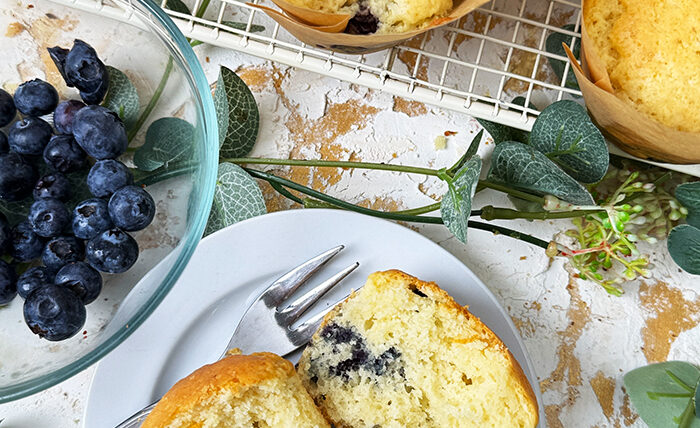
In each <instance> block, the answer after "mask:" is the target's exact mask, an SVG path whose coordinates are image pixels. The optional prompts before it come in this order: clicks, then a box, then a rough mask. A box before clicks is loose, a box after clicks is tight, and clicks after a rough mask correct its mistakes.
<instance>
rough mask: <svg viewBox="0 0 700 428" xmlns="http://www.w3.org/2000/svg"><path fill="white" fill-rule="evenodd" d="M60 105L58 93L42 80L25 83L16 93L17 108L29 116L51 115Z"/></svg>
mask: <svg viewBox="0 0 700 428" xmlns="http://www.w3.org/2000/svg"><path fill="white" fill-rule="evenodd" d="M57 105H58V92H56V89H55V88H54V87H53V86H51V85H50V84H49V83H47V82H44V81H43V80H41V79H34V80H30V81H28V82H24V83H22V84H21V85H19V87H18V88H17V90H16V91H15V106H16V107H17V110H19V111H20V112H22V113H23V114H25V115H27V116H43V115H45V114H49V113H51V112H52V111H54V109H55V108H56V106H57Z"/></svg>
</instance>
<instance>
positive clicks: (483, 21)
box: [53, 0, 581, 130]
mask: <svg viewBox="0 0 700 428" xmlns="http://www.w3.org/2000/svg"><path fill="white" fill-rule="evenodd" d="M53 1H55V2H58V3H63V4H67V5H70V6H73V7H76V8H79V9H83V10H88V11H93V12H97V13H100V14H104V15H110V16H112V17H115V18H119V19H123V20H125V21H126V20H129V13H128V10H129V8H128V7H125V6H128V4H129V2H130V0H114V1H112V0H53ZM157 1H161V6H162V7H163V9H165V10H166V12H167V13H168V14H169V15H170V16H171V17H172V19H173V21H174V22H175V23H176V24H177V25H178V27H179V28H180V29H181V30H182V32H183V33H184V34H185V36H187V37H190V38H193V39H196V40H201V41H202V42H204V43H209V44H212V45H216V46H221V47H225V48H230V49H235V50H238V51H243V52H246V53H249V54H252V55H256V56H259V57H262V58H266V59H269V60H272V61H276V62H279V63H283V64H287V65H290V66H294V67H298V68H302V69H306V70H310V71H314V72H317V73H320V74H323V75H326V76H332V77H335V78H338V79H341V80H346V81H349V82H353V83H357V84H360V85H364V86H368V87H371V88H375V89H380V90H383V91H387V92H389V93H392V94H394V95H398V96H401V97H404V98H407V99H411V100H416V101H422V102H426V103H429V104H434V105H438V106H440V107H444V108H448V109H451V110H456V111H460V112H464V113H467V114H470V115H472V116H475V117H479V118H484V119H489V120H493V121H497V122H500V123H503V124H506V125H509V126H513V127H517V128H521V129H526V130H529V129H530V128H531V127H532V124H533V122H534V120H535V119H536V117H537V115H538V114H539V110H540V109H542V108H544V107H546V106H547V105H549V104H550V103H552V102H554V101H557V100H560V99H563V98H578V97H580V95H581V93H580V92H579V91H578V88H577V87H576V86H575V84H572V83H573V82H572V76H573V72H572V71H571V70H570V67H569V63H568V61H567V59H566V57H565V56H563V52H561V51H559V52H557V51H555V50H554V49H551V51H549V52H548V51H547V49H546V47H547V46H546V45H547V43H546V42H547V39H548V38H549V37H553V38H557V37H559V38H558V40H559V42H558V43H555V45H559V46H560V45H561V40H565V41H567V42H568V43H569V44H570V45H577V44H578V43H579V40H580V33H579V26H580V22H581V7H580V0H492V1H490V2H489V3H486V4H485V5H484V6H482V7H481V8H479V9H478V10H476V11H474V12H472V13H470V14H469V15H467V16H466V17H465V18H462V19H461V20H460V21H458V22H455V23H452V24H450V25H448V26H446V27H443V28H439V29H435V30H433V31H430V32H427V33H424V34H423V35H421V36H418V37H417V38H414V39H412V40H410V41H408V42H407V43H405V44H403V45H400V46H396V47H394V48H392V49H388V50H385V51H382V52H378V53H373V54H367V55H348V54H339V53H335V52H331V51H327V50H322V49H318V48H315V47H312V46H309V45H306V44H304V43H301V42H299V41H298V40H296V39H295V38H294V37H293V36H291V35H290V34H289V33H288V32H287V31H286V30H285V29H284V28H282V27H280V26H279V24H277V23H276V22H275V21H273V20H272V19H270V18H269V17H268V16H267V15H266V14H265V13H263V12H261V11H260V10H257V9H255V8H254V7H253V6H251V5H250V4H248V3H246V2H243V1H238V0H211V1H210V3H209V4H208V7H207V12H206V13H205V14H204V15H203V17H202V18H198V17H196V16H193V15H192V14H188V13H183V12H182V9H181V8H177V7H173V8H172V9H169V8H168V6H169V5H170V6H172V5H173V4H174V3H175V2H169V1H167V0H157ZM206 1H208V0H189V1H188V0H185V1H184V3H186V4H187V6H188V7H189V10H191V11H196V10H198V9H199V8H200V7H201V6H202V3H203V2H206ZM251 1H252V2H254V3H260V4H265V5H267V6H272V7H274V5H273V4H272V3H269V2H268V0H251ZM173 9H179V10H180V12H178V11H176V10H173ZM231 21H234V22H237V23H240V24H238V25H235V26H231V25H230V22H231ZM553 35H554V36H553Z"/></svg>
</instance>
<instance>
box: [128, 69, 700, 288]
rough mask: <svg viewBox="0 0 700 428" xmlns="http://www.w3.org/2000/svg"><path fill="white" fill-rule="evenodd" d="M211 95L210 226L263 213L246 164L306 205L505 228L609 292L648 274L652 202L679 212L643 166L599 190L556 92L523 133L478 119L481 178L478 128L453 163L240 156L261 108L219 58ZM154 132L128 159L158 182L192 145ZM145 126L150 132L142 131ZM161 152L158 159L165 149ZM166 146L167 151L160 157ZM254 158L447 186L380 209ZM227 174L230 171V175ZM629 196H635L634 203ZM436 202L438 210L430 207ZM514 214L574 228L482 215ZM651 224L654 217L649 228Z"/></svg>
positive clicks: (586, 127)
mask: <svg viewBox="0 0 700 428" xmlns="http://www.w3.org/2000/svg"><path fill="white" fill-rule="evenodd" d="M214 100H215V105H216V109H217V113H218V120H219V131H220V132H219V133H220V138H221V140H220V146H221V152H220V156H221V162H222V164H221V165H222V170H224V171H229V172H227V173H226V174H224V175H221V174H220V176H219V180H218V182H217V190H216V196H215V203H214V206H213V207H212V215H211V219H210V226H209V227H208V228H207V231H208V233H209V232H211V231H213V230H216V228H219V227H224V226H226V225H228V224H230V223H231V222H233V221H238V220H240V219H241V218H245V217H246V216H252V215H258V214H261V213H263V212H264V204H263V201H262V195H261V194H260V192H254V191H252V187H251V186H252V184H253V183H254V182H252V181H247V180H241V179H240V174H242V173H247V174H248V175H250V176H251V177H253V178H257V179H259V180H264V181H266V182H268V183H269V184H270V185H271V186H272V188H273V189H274V190H275V191H277V192H278V193H279V194H280V195H282V196H284V197H286V198H288V199H289V200H291V201H293V202H294V203H297V204H299V205H301V206H302V207H304V208H318V207H324V208H329V207H330V208H337V209H346V210H352V211H356V212H360V213H363V214H367V215H372V216H376V217H381V218H385V219H390V220H397V221H405V222H415V223H429V224H430V223H432V224H440V223H441V224H445V225H446V226H447V227H448V229H449V230H450V231H451V232H452V233H453V235H454V236H455V237H456V238H457V239H459V240H460V241H462V242H465V243H466V242H467V231H468V229H470V228H472V229H474V228H476V229H481V230H489V231H491V232H493V233H499V234H505V235H507V236H511V237H513V238H515V239H520V240H523V241H525V242H528V243H531V244H534V245H537V246H540V247H542V248H543V249H547V254H548V255H550V256H565V257H568V258H569V260H570V262H571V265H572V266H573V267H574V269H575V270H576V271H577V272H578V274H579V276H580V277H581V278H583V279H587V280H591V281H593V282H595V283H597V284H599V285H601V286H603V287H604V288H605V289H606V290H607V291H608V292H610V293H611V294H614V295H620V294H621V293H622V291H623V290H622V288H621V284H622V283H623V282H624V281H627V280H630V279H633V278H636V277H639V276H642V277H647V276H649V274H650V265H649V261H648V259H647V258H646V257H644V256H642V255H640V254H639V250H638V249H637V247H636V243H637V242H639V241H646V242H650V243H652V242H654V240H655V239H657V237H656V236H655V235H654V233H656V232H658V231H659V230H660V228H659V227H657V226H658V222H659V220H658V218H652V220H653V221H649V218H650V217H654V216H658V213H659V211H660V212H661V213H662V214H663V217H664V221H667V222H669V223H668V224H667V230H670V227H672V226H673V225H675V224H676V223H677V222H678V220H682V218H683V217H684V215H685V213H686V212H687V209H686V208H683V207H681V205H680V204H679V203H678V202H677V201H675V198H673V196H671V195H670V194H662V193H661V192H662V191H663V192H665V191H666V190H665V188H663V187H660V186H657V185H656V180H652V181H650V182H647V181H645V180H649V179H650V177H648V175H649V173H647V172H645V173H644V174H642V175H640V174H639V173H629V174H627V175H625V176H624V177H623V176H622V175H620V173H617V174H618V175H617V176H616V178H617V179H618V180H619V179H620V178H623V180H622V182H621V183H617V185H616V187H614V188H613V189H612V190H610V191H606V190H605V186H604V185H605V184H607V185H608V186H610V183H612V182H614V180H612V179H611V178H610V177H609V176H610V173H608V174H607V175H606V171H607V170H608V166H609V159H610V158H609V156H610V155H609V153H608V150H607V145H606V143H605V140H604V139H603V137H602V135H601V134H600V131H598V129H597V128H596V127H595V125H594V124H593V123H592V122H591V120H590V118H589V117H588V114H587V113H586V111H585V109H584V108H583V107H581V106H580V105H579V104H577V103H575V102H572V101H560V102H557V103H554V104H552V105H550V106H549V107H548V108H546V109H545V110H544V111H543V112H542V114H541V115H540V117H539V118H538V120H537V121H536V122H535V125H534V126H533V131H532V132H531V133H525V132H523V131H515V130H512V129H510V128H505V127H503V126H501V125H497V124H493V123H489V124H485V125H487V126H486V129H487V130H488V131H489V132H490V133H491V135H492V137H493V139H494V142H495V143H496V144H497V147H496V149H495V151H494V153H493V156H492V161H491V168H490V170H489V172H488V174H487V177H486V178H482V179H480V177H481V175H482V174H481V160H480V158H479V157H478V155H477V151H478V148H479V145H480V143H481V140H482V136H483V135H482V133H481V132H480V133H479V134H477V135H476V136H475V138H474V139H473V141H472V143H471V144H470V146H469V148H468V150H467V151H466V153H465V154H464V155H463V156H462V157H461V158H460V159H459V160H458V161H457V162H455V163H454V164H453V165H451V166H445V167H442V168H426V167H422V166H411V165H396V164H391V163H374V162H357V161H334V160H322V159H321V160H317V159H272V158H250V157H246V155H247V154H248V153H249V152H250V150H251V149H252V148H253V146H254V144H255V142H256V140H257V134H258V129H259V113H258V111H257V107H256V105H255V99H254V97H253V94H252V93H251V92H250V90H249V89H248V88H247V86H246V85H245V83H244V82H243V81H242V80H241V79H240V78H238V76H236V74H235V73H234V72H233V71H231V70H229V69H226V68H224V67H222V68H221V73H220V76H219V79H218V82H217V86H216V91H215V93H214ZM161 120H162V119H161ZM152 126H154V125H152ZM161 134H164V133H163V132H160V133H158V132H155V131H153V130H150V129H149V132H148V133H147V134H146V144H144V145H143V146H142V147H141V148H139V149H138V150H136V153H135V156H134V160H135V162H136V164H137V167H139V168H141V169H147V170H149V169H150V170H152V171H151V173H149V174H147V175H146V176H142V177H141V178H142V179H143V180H144V182H146V181H148V182H153V181H157V180H158V179H160V177H164V175H163V174H167V175H168V176H172V174H173V170H176V171H177V170H181V168H180V166H179V165H181V164H182V162H183V159H186V158H187V157H188V155H182V154H181V155H179V156H175V155H174V153H190V152H183V151H182V150H181V149H176V148H177V147H181V145H182V139H181V138H176V137H174V136H171V138H164V137H158V135H161ZM180 134H182V133H180ZM149 135H153V136H155V137H153V138H149ZM512 138H517V141H514V140H511V139H512ZM164 154H165V157H166V158H164V157H163V155H164ZM168 154H173V155H171V156H170V158H167V157H168ZM234 165H239V166H242V167H243V169H240V170H239V169H236V170H235V171H236V174H234V175H231V173H230V171H232V169H231V168H232V166H234ZM256 165H258V166H278V167H283V166H294V167H308V168H318V167H326V168H328V167H330V168H345V169H348V168H351V169H366V170H381V171H393V172H399V173H406V174H420V175H426V176H432V177H436V178H438V179H439V180H442V181H444V182H445V184H446V188H447V190H446V192H445V194H444V195H443V197H442V199H441V201H440V202H439V203H434V204H430V205H428V206H425V207H416V208H412V209H408V210H401V211H394V212H387V211H380V210H374V209H370V208H366V207H362V206H358V205H356V204H354V203H352V202H348V201H343V200H340V199H338V198H335V197H332V196H330V195H327V194H324V193H323V192H320V191H318V190H315V189H312V188H309V187H307V186H304V185H301V184H299V183H295V182H293V181H290V180H289V179H287V178H284V177H281V176H279V175H277V174H275V173H274V172H273V171H271V170H269V169H268V170H260V169H255V168H254V167H255V166H256ZM231 177H237V178H236V179H235V180H234V181H231ZM601 179H603V180H602V181H601ZM244 183H245V184H244ZM582 183H583V184H582ZM589 183H594V184H589ZM586 185H587V186H588V187H587V186H586ZM237 186H238V187H240V186H243V187H242V188H246V189H248V190H247V191H245V192H238V193H237V195H238V196H237V197H235V198H234V197H231V193H232V192H234V191H235V189H236V188H237ZM484 189H492V190H495V191H498V192H502V193H505V194H507V195H508V196H509V197H510V198H511V199H512V200H513V201H515V202H518V201H522V202H525V203H524V204H520V203H517V204H516V207H515V209H514V208H511V207H494V206H490V205H489V206H484V207H482V208H481V209H472V205H473V202H474V198H475V197H476V195H477V194H478V193H479V192H480V191H482V190H484ZM661 189H664V190H661ZM594 195H595V197H594ZM649 198H656V200H658V201H659V203H665V204H666V205H664V208H660V209H652V208H650V207H651V206H652V205H650V204H647V203H646V202H648V200H649ZM635 199H637V200H638V202H635V203H633V201H634V200H635ZM596 201H597V203H596ZM664 201H665V202H664ZM642 202H643V203H642ZM252 207H255V209H253V208H252ZM668 207H670V211H669V210H668V209H667V208H668ZM674 207H675V208H674ZM438 210H439V211H440V216H434V215H428V214H429V213H431V212H434V211H438ZM647 210H651V211H649V212H647ZM239 211H241V212H243V215H242V216H241V215H238V212H239ZM699 211H700V210H699ZM474 217H480V218H481V219H483V220H486V222H476V221H474V220H473V218H474ZM518 218H525V219H529V220H549V219H572V221H573V223H574V226H575V229H572V230H570V231H567V232H566V235H567V236H569V237H570V238H572V239H574V242H575V245H574V246H573V248H569V247H568V246H565V245H563V244H562V243H558V244H557V243H555V242H552V241H546V240H543V239H540V238H537V237H534V236H530V235H528V234H525V233H522V232H518V231H515V230H512V229H509V228H504V227H502V226H496V225H493V224H492V223H490V221H492V220H508V219H518ZM227 219H228V220H227ZM650 223H651V224H654V225H656V226H655V229H653V231H652V230H651V229H650ZM212 225H213V226H212ZM648 232H654V233H648Z"/></svg>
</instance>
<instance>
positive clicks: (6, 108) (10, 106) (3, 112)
mask: <svg viewBox="0 0 700 428" xmlns="http://www.w3.org/2000/svg"><path fill="white" fill-rule="evenodd" d="M16 115H17V108H16V107H15V102H14V100H13V99H12V95H10V94H9V93H7V91H5V90H3V89H0V128H2V127H3V126H5V125H7V124H8V123H10V122H12V121H13V120H14V118H15V116H16Z"/></svg>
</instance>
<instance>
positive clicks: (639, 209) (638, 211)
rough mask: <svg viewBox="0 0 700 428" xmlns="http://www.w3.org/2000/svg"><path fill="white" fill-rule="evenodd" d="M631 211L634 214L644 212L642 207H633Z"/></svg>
mask: <svg viewBox="0 0 700 428" xmlns="http://www.w3.org/2000/svg"><path fill="white" fill-rule="evenodd" d="M632 211H634V212H636V213H640V212H642V211H644V207H643V206H641V205H635V206H634V207H632Z"/></svg>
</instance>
